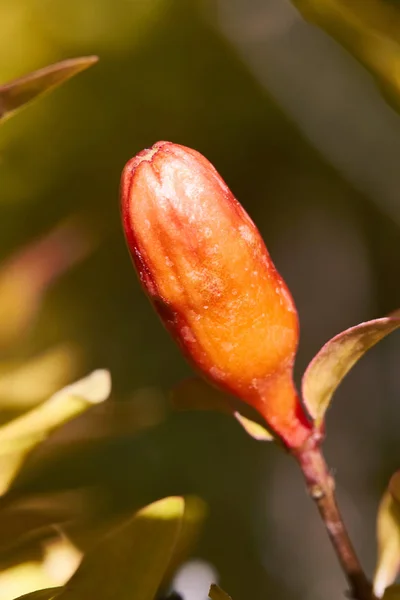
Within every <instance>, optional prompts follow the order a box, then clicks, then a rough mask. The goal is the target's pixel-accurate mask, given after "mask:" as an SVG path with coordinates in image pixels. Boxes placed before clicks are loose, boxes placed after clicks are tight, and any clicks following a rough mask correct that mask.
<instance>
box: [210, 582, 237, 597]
mask: <svg viewBox="0 0 400 600" xmlns="http://www.w3.org/2000/svg"><path fill="white" fill-rule="evenodd" d="M208 597H209V598H210V599H211V600H232V598H231V597H230V596H229V595H228V594H227V593H226V592H224V590H222V589H221V588H220V587H219V586H218V585H216V584H215V583H213V584H212V585H211V587H210V591H209V592H208Z"/></svg>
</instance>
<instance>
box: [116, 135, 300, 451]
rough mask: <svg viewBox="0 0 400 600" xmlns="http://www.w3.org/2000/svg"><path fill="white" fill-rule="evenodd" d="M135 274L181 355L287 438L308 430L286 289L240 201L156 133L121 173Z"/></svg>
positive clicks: (199, 160) (201, 162)
mask: <svg viewBox="0 0 400 600" xmlns="http://www.w3.org/2000/svg"><path fill="white" fill-rule="evenodd" d="M121 201H122V216H123V225H124V230H125V236H126V239H127V243H128V246H129V249H130V252H131V254H132V258H133V261H134V264H135V266H136V269H137V271H138V273H139V277H140V280H141V283H142V285H143V287H144V289H145V291H146V292H147V294H148V295H149V296H150V298H151V300H152V302H153V304H154V306H155V308H156V310H157V312H158V313H159V315H160V317H161V319H162V321H163V322H164V324H165V325H166V327H167V328H168V329H169V331H170V332H171V333H172V335H173V336H174V337H175V339H176V340H177V341H178V343H179V344H180V346H181V348H182V350H183V352H184V353H185V354H186V356H187V357H188V358H189V360H190V361H191V363H192V364H193V365H194V366H195V367H196V368H197V369H198V370H200V372H201V373H202V374H203V375H204V376H205V377H206V378H207V379H208V380H210V381H211V382H212V383H214V384H216V385H218V386H219V387H222V388H224V389H226V390H228V391H229V392H231V393H233V394H235V395H236V396H238V397H240V398H241V399H242V400H244V401H245V402H247V403H248V404H250V405H251V406H253V407H254V408H256V409H257V410H258V411H259V413H260V414H261V415H262V416H263V417H264V419H265V420H266V422H267V424H268V426H269V428H270V429H272V430H273V431H274V432H275V433H276V434H277V435H278V436H279V437H280V438H281V439H282V440H283V441H284V442H285V444H287V445H288V446H289V447H292V448H295V447H299V446H300V445H302V444H303V443H304V442H305V440H306V439H307V438H308V437H309V436H310V433H311V426H310V424H309V423H308V421H307V419H306V417H305V415H304V412H303V409H302V406H301V404H300V402H299V399H298V396H297V393H296V390H295V387H294V384H293V379H292V369H293V362H294V357H295V353H296V349H297V343H298V337H299V333H298V319H297V313H296V308H295V305H294V303H293V300H292V297H291V295H290V293H289V291H288V289H287V287H286V285H285V283H284V281H283V280H282V278H281V277H280V275H279V273H278V272H277V271H276V269H275V267H274V265H273V263H272V261H271V259H270V256H269V254H268V251H267V249H266V247H265V245H264V242H263V240H262V238H261V236H260V234H259V232H258V230H257V228H256V226H255V225H254V223H253V221H252V220H251V219H250V217H249V216H248V215H247V213H246V212H245V210H244V209H243V208H242V206H241V205H240V204H239V202H238V201H237V200H236V199H235V198H234V196H233V195H232V193H231V192H230V190H229V188H228V187H227V185H226V184H225V182H224V181H223V180H222V178H221V177H220V176H219V174H218V173H217V171H216V170H215V169H214V167H213V166H212V165H211V163H209V162H208V160H207V159H206V158H204V156H202V155H201V154H199V153H198V152H196V151H195V150H191V149H189V148H185V147H183V146H179V145H177V144H172V143H170V142H158V143H157V144H155V145H154V146H153V147H152V148H151V149H149V150H144V151H143V152H140V153H139V154H138V155H137V156H136V157H134V158H133V159H131V160H130V161H129V162H128V163H127V165H126V166H125V169H124V171H123V174H122V182H121Z"/></svg>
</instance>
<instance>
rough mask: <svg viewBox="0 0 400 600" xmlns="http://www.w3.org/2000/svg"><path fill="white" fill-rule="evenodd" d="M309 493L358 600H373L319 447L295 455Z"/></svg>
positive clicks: (315, 445)
mask: <svg viewBox="0 0 400 600" xmlns="http://www.w3.org/2000/svg"><path fill="white" fill-rule="evenodd" d="M295 458H296V459H297V461H298V463H299V465H300V468H301V470H302V472H303V475H304V478H305V480H306V483H307V489H308V492H309V494H310V496H311V498H312V499H313V500H314V502H315V503H316V505H317V508H318V510H319V514H320V515H321V518H322V520H323V522H324V525H325V527H326V529H327V531H328V534H329V537H330V540H331V542H332V545H333V547H334V549H335V552H336V555H337V557H338V559H339V562H340V564H341V566H342V569H343V571H344V573H345V575H346V577H347V580H348V582H349V585H350V591H351V595H352V597H353V598H354V599H355V600H373V593H372V586H371V584H370V582H369V581H368V579H367V577H366V575H365V573H364V571H363V568H362V566H361V564H360V561H359V560H358V557H357V554H356V552H355V550H354V547H353V544H352V542H351V540H350V538H349V535H348V533H347V529H346V526H345V524H344V522H343V519H342V516H341V514H340V512H339V508H338V506H337V503H336V498H335V482H334V479H333V477H332V476H331V474H330V472H329V469H328V466H327V464H326V462H325V458H324V456H323V454H322V452H321V449H320V447H319V446H318V443H313V444H312V446H311V447H307V448H304V449H302V450H300V451H299V452H298V453H296V455H295Z"/></svg>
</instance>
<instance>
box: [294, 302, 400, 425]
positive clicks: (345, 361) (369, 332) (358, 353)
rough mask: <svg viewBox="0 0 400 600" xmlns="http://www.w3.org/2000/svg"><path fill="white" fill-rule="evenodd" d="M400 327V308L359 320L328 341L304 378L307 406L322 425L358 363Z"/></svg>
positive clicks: (308, 368)
mask: <svg viewBox="0 0 400 600" xmlns="http://www.w3.org/2000/svg"><path fill="white" fill-rule="evenodd" d="M398 327H400V313H399V311H397V312H395V313H393V314H392V315H390V316H388V317H385V318H383V319H375V320H373V321H367V322H366V323H360V325H356V326H355V327H351V328H350V329H346V331H342V333H339V334H338V335H337V336H335V337H334V338H332V339H331V340H329V342H327V343H326V344H325V345H324V346H323V347H322V348H321V350H320V351H319V352H318V354H317V355H316V356H314V358H313V359H312V361H311V362H310V364H309V365H308V367H307V369H306V371H305V373H304V375H303V381H302V392H303V400H304V403H305V406H306V408H307V410H308V412H309V413H310V415H311V417H312V418H313V419H315V425H316V427H319V426H320V425H321V424H322V422H323V419H324V415H325V412H326V410H327V408H328V407H329V404H330V401H331V398H332V396H333V393H334V392H335V390H336V388H337V387H338V385H339V384H340V382H341V381H342V379H343V378H344V377H345V375H346V374H347V373H348V372H349V371H350V369H351V368H352V367H353V366H354V365H355V363H356V362H357V361H358V360H359V359H360V358H361V357H362V356H363V354H365V352H367V350H369V349H370V348H372V346H374V345H375V344H376V343H377V342H379V341H380V340H382V339H383V338H384V337H385V336H387V335H388V334H389V333H391V332H392V331H395V329H397V328H398Z"/></svg>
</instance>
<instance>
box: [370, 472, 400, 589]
mask: <svg viewBox="0 0 400 600" xmlns="http://www.w3.org/2000/svg"><path fill="white" fill-rule="evenodd" d="M399 492H400V471H397V472H396V473H395V474H394V475H393V476H392V478H391V480H390V483H389V486H388V489H387V490H386V492H385V493H384V495H383V498H382V500H381V503H380V505H379V509H378V517H377V540H378V559H377V564H376V569H375V575H374V582H373V590H374V594H375V596H376V597H377V598H382V596H383V595H384V593H385V590H386V588H387V587H388V586H390V585H391V584H392V583H393V581H394V580H395V579H396V577H397V574H398V572H399V570H400V493H399ZM385 596H386V594H385Z"/></svg>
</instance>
